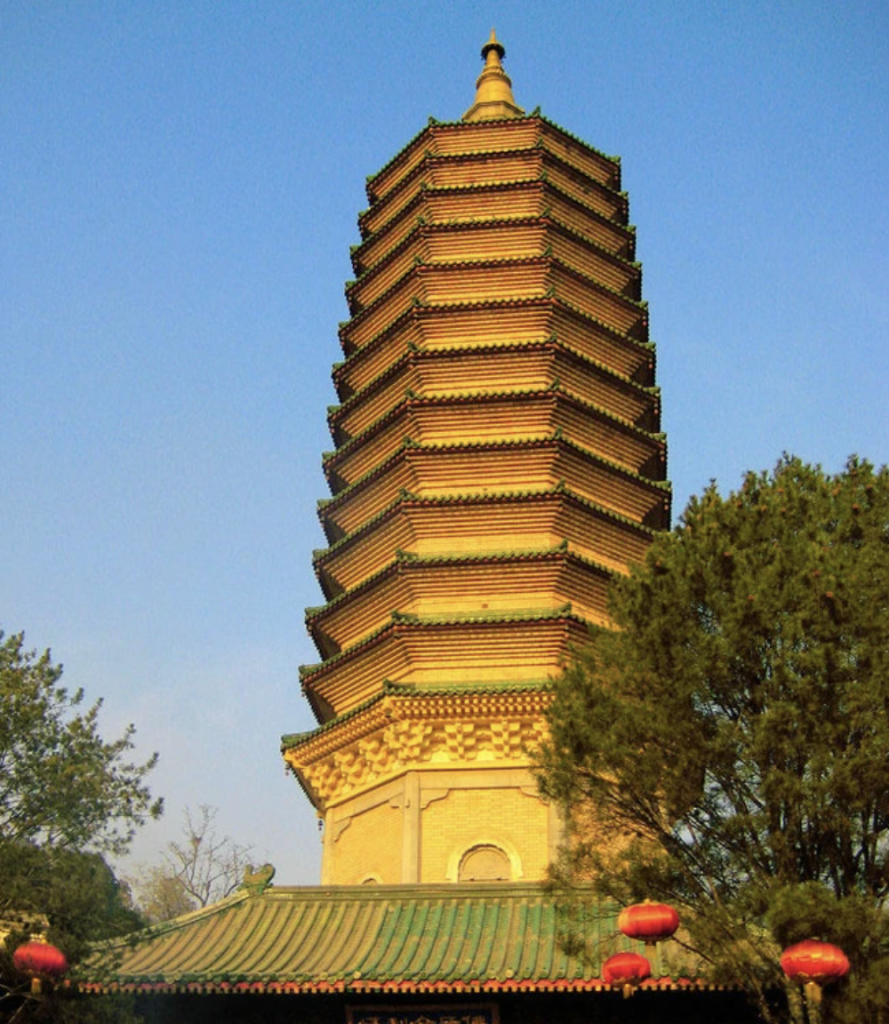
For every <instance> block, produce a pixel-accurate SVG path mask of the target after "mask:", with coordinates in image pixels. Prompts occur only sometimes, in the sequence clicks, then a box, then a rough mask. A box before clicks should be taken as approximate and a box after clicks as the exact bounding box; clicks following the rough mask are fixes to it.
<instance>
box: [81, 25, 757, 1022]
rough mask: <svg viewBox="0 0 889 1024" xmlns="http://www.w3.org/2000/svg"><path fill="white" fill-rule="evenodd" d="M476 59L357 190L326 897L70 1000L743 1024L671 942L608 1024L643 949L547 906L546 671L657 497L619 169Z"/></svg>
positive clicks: (324, 687) (494, 61)
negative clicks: (468, 79) (456, 98)
mask: <svg viewBox="0 0 889 1024" xmlns="http://www.w3.org/2000/svg"><path fill="white" fill-rule="evenodd" d="M482 56H483V58H484V61H485V66H484V70H483V71H482V73H481V75H480V77H479V79H478V82H477V86H476V90H477V91H476V98H475V103H474V104H473V105H472V106H471V107H470V109H469V110H468V111H467V112H466V114H465V115H464V117H463V119H462V121H460V122H456V123H447V124H445V123H439V122H436V121H430V123H429V125H428V126H427V127H426V128H425V129H424V130H423V131H422V132H420V134H419V135H418V136H417V137H416V138H415V139H413V141H411V142H410V143H408V145H407V146H406V147H405V148H404V149H403V150H402V151H401V152H400V153H399V154H398V155H397V156H395V158H394V159H393V160H391V161H390V162H389V163H388V164H387V165H386V166H385V167H384V168H383V169H382V170H381V171H379V172H378V173H377V174H376V175H374V176H373V177H371V178H370V179H369V181H368V197H369V200H370V205H369V208H368V209H367V210H366V211H365V212H364V213H362V214H361V215H360V218H359V227H360V230H361V238H362V241H361V244H360V245H358V246H356V247H355V250H354V251H353V254H352V259H353V263H354V267H355V274H356V279H355V281H353V282H350V283H349V284H348V285H347V288H346V294H347V298H348V302H349V306H350V312H351V318H350V319H349V320H348V321H347V322H346V323H344V324H342V325H341V328H340V341H341V343H342V347H343V352H344V356H345V358H344V360H343V362H342V363H340V364H338V365H337V366H335V367H334V371H333V379H334V383H335V385H336V389H337V393H338V396H339V399H340V404H339V405H337V406H336V407H334V408H333V409H331V410H330V427H331V432H332V434H333V441H334V450H333V451H332V452H331V453H329V454H328V455H326V456H325V458H324V467H325V470H326V473H327V478H328V481H329V484H330V490H331V497H330V498H329V499H326V500H325V501H323V502H322V503H321V509H320V515H321V522H322V524H323V527H324V531H325V533H326V535H327V541H328V547H326V548H325V549H324V550H323V551H319V552H317V554H316V556H315V569H316V572H317V575H318V579H319V582H320V585H321V588H322V591H323V593H324V597H325V599H326V603H325V604H324V605H323V606H321V607H320V608H316V609H310V610H309V612H308V613H307V622H308V627H309V630H310V632H311V635H312V636H313V638H314V640H315V643H316V645H317V647H318V652H319V656H320V660H319V662H318V664H316V665H310V666H306V667H305V668H303V669H302V673H301V674H302V684H303V689H304V692H305V694H306V697H307V698H308V700H309V702H310V704H311V707H312V708H313V710H314V712H315V715H316V716H317V719H318V727H317V728H316V729H314V730H313V731H311V732H308V733H302V734H297V735H290V736H285V737H284V738H283V743H282V748H283V754H284V757H285V759H286V763H287V765H288V766H289V767H290V768H291V769H292V771H293V772H294V773H295V774H296V776H297V778H298V779H299V781H300V783H301V784H302V786H303V788H304V789H305V791H306V793H307V794H308V796H309V798H310V799H311V801H312V803H313V804H314V806H315V807H316V809H317V811H318V814H319V816H320V818H321V820H322V822H323V825H324V854H323V863H322V875H323V877H322V884H321V885H318V886H300V887H290V886H278V885H274V884H272V879H273V876H274V868H273V867H272V866H271V865H266V866H264V867H263V868H261V869H259V870H258V871H255V872H254V871H249V872H248V873H247V874H246V875H245V878H244V883H243V885H242V886H241V888H240V889H239V890H238V891H237V892H235V893H233V894H232V895H230V896H228V897H226V898H225V899H223V900H221V901H220V902H219V903H217V904H215V905H213V906H209V907H204V908H202V909H200V910H196V911H194V912H193V913H190V914H186V915H184V916H182V917H180V918H176V919H174V920H172V921H169V922H165V923H163V924H161V925H159V926H157V927H156V928H154V929H149V930H147V931H146V932H143V933H141V934H139V935H136V936H126V937H123V938H121V939H119V940H115V941H113V942H111V943H108V944H106V945H103V946H100V947H98V948H97V949H96V951H95V953H94V955H93V957H92V958H91V959H90V960H88V961H87V962H86V963H85V964H84V965H82V967H81V968H80V969H79V971H78V972H77V975H76V977H75V978H74V980H73V984H74V985H76V987H77V990H78V991H79V992H80V993H82V994H87V993H91V994H93V995H98V996H104V995H108V994H111V993H116V992H124V993H132V994H133V995H134V997H135V1000H136V1009H137V1010H138V1011H139V1012H141V1013H143V1014H144V1015H145V1016H146V1018H147V1019H149V1020H151V1021H153V1022H157V1024H161V1022H164V1021H177V1022H186V1021H187V1022H190V1024H205V1022H207V1021H211V1020H212V1021H219V1020H225V1021H231V1022H232V1024H248V1022H253V1021H256V1020H263V1021H267V1022H269V1024H285V1022H290V1021H292V1020H294V1019H295V1018H296V1017H298V1018H299V1019H300V1020H304V1021H307V1022H308V1024H546V1022H548V1021H551V1020H554V1019H557V1020H560V1021H565V1022H566V1024H586V1022H587V1021H589V1020H596V1021H600V1022H602V1024H621V1022H626V1021H628V1020H658V1021H667V1022H674V1021H675V1022H677V1024H679V1022H681V1024H705V1022H710V1021H713V1020H719V1021H723V1022H725V1024H747V1022H749V1021H752V1020H753V1019H754V1017H755V1016H756V1014H755V1011H754V1010H751V1009H750V1008H749V1007H748V1006H747V1005H746V1003H745V1000H744V994H743V993H742V992H738V991H734V990H732V989H731V987H729V988H728V989H726V988H723V987H721V986H716V985H713V984H712V983H710V982H705V981H704V980H702V978H701V975H700V969H701V964H700V963H699V962H698V961H697V960H696V958H694V957H691V956H690V955H689V954H688V953H687V952H686V951H684V950H683V949H682V948H677V949H676V950H664V951H662V950H660V949H659V950H658V952H657V954H656V956H654V958H653V960H652V963H651V970H652V975H651V977H649V978H647V979H646V980H645V981H642V983H641V984H640V985H639V991H638V993H637V994H636V995H635V996H634V998H633V1000H632V1003H628V1002H627V1000H625V999H624V998H623V996H624V995H626V992H627V991H628V989H627V987H626V986H623V992H621V991H620V989H621V987H622V986H620V985H618V986H614V985H613V984H612V982H611V980H610V978H608V977H606V976H605V975H606V974H607V971H606V970H605V968H604V966H603V965H604V963H605V961H606V958H607V957H609V956H610V955H612V954H613V953H614V952H615V951H624V952H626V951H632V950H633V949H634V948H638V947H639V946H641V942H637V941H635V940H632V939H629V938H627V937H626V936H624V935H621V933H620V930H619V928H618V912H619V909H620V908H619V907H617V906H616V905H614V904H612V903H610V902H603V901H601V900H599V899H598V898H597V897H596V896H595V894H594V893H593V892H592V891H591V890H590V891H588V892H587V893H585V894H579V895H578V898H577V900H576V901H575V904H574V911H573V912H574V913H575V915H577V914H581V915H582V916H583V918H584V920H585V922H586V925H585V927H586V934H587V938H588V939H589V950H588V954H589V955H585V956H579V955H577V953H576V951H575V950H572V949H569V948H566V947H565V946H564V944H563V943H562V942H561V940H560V927H561V923H560V917H559V912H558V910H557V908H556V907H555V905H554V904H553V901H552V899H551V898H550V896H549V894H548V892H547V890H546V888H545V886H544V885H543V884H542V879H543V878H544V876H545V872H546V868H547V864H548V863H549V861H550V860H551V858H552V855H553V853H554V851H555V847H556V845H557V843H558V840H559V822H558V820H557V817H556V815H555V814H554V812H553V810H552V808H550V807H549V806H548V805H547V804H546V803H545V802H544V801H543V800H542V799H541V798H540V796H539V795H538V793H537V789H536V786H535V784H534V780H533V777H532V775H531V771H530V766H531V752H532V751H533V748H534V744H535V743H536V742H537V741H538V740H539V738H540V737H541V736H542V735H543V734H544V729H545V718H544V714H545V711H546V707H547V704H548V702H549V700H550V688H549V683H550V679H551V677H552V676H553V675H554V674H555V673H557V672H558V671H559V668H560V665H561V664H562V662H563V659H564V658H565V657H566V656H567V655H568V653H569V651H570V647H571V645H572V643H583V642H584V640H585V638H586V636H587V627H588V625H589V624H590V623H595V624H607V623H608V612H607V606H606V601H605V591H606V587H607V585H608V581H609V580H610V579H611V577H612V576H613V575H614V574H615V573H623V572H626V571H627V567H628V566H629V565H630V564H631V563H633V562H636V561H638V560H640V559H641V558H642V556H643V554H644V552H645V550H646V546H647V545H648V544H649V542H650V541H651V539H652V536H653V533H654V531H657V530H660V529H663V528H665V527H666V526H667V524H668V521H669V511H670V509H669V503H670V490H669V485H668V484H667V483H666V482H665V458H666V452H665V444H664V438H663V436H662V435H661V434H660V432H659V420H660V406H659V395H658V391H657V389H656V387H655V383H654V370H655V367H654V349H653V346H652V345H651V343H650V342H649V340H648V318H647V311H646V307H645V304H644V303H643V302H642V300H641V273H640V269H639V266H638V264H637V263H635V261H634V233H633V229H632V228H631V227H630V226H629V224H628V215H627V199H626V196H625V195H624V193H623V192H621V190H620V164H619V162H618V161H617V160H616V159H614V158H612V157H607V156H604V155H603V154H602V153H599V152H598V151H596V150H595V149H592V148H590V147H589V146H587V145H586V144H585V143H583V142H581V141H579V140H578V139H576V138H574V137H573V136H571V135H569V134H568V133H567V132H565V131H564V130H563V129H561V128H559V127H558V126H557V125H555V124H553V123H552V122H551V121H548V120H547V119H546V118H544V117H542V116H540V114H539V113H537V112H535V113H532V114H530V115H527V116H526V115H525V112H524V111H523V110H522V109H521V108H520V107H519V106H518V105H517V104H516V102H515V99H514V98H513V94H512V87H511V83H510V80H509V78H508V77H507V75H506V73H505V72H504V70H503V67H502V64H501V61H502V59H503V56H504V51H503V47H502V46H501V45H500V43H499V42H498V41H497V39H496V38H495V37H494V35H493V33H492V35H491V38H490V40H489V41H488V42H487V43H486V45H485V46H484V48H483V50H482ZM368 883H375V884H368ZM661 945H664V944H661ZM628 1006H629V1007H630V1008H629V1009H628V1008H627V1007H628Z"/></svg>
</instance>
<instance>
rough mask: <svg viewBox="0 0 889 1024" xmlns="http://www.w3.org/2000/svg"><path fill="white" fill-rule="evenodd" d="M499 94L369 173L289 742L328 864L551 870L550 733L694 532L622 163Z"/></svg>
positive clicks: (399, 879)
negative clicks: (655, 546)
mask: <svg viewBox="0 0 889 1024" xmlns="http://www.w3.org/2000/svg"><path fill="white" fill-rule="evenodd" d="M482 56H483V58H484V60H485V67H484V69H483V71H482V73H481V75H480V77H479V79H478V82H477V92H476V99H475V103H474V104H473V105H472V106H471V107H470V109H469V110H468V111H467V112H466V114H465V115H464V116H463V119H462V121H460V122H456V123H439V122H435V121H431V122H430V124H429V125H428V127H426V128H425V129H424V130H423V131H421V132H420V134H419V135H417V136H416V137H415V138H414V139H413V140H412V141H411V142H410V143H408V145H407V146H406V147H405V148H404V149H403V150H402V151H401V152H400V153H399V154H398V155H397V156H395V157H394V158H393V159H392V160H391V161H390V162H389V163H388V164H387V165H386V166H385V167H384V168H383V169H382V170H381V171H379V172H378V173H377V174H375V175H373V176H372V177H371V178H369V179H368V184H367V192H368V198H369V202H370V205H369V207H368V209H367V210H365V211H364V212H363V213H361V214H360V216H359V229H360V232H361V243H360V245H358V246H356V247H355V248H354V250H353V253H352V263H353V266H354V269H355V280H354V281H351V282H349V284H348V285H347V287H346V295H347V299H348V303H349V310H350V314H351V317H350V319H349V320H348V321H347V322H345V323H344V324H342V325H341V327H340V342H341V345H342V349H343V354H344V360H343V362H341V363H339V364H337V365H336V366H335V367H334V370H333V379H334V383H335V386H336V390H337V394H338V397H339V400H340V404H339V405H337V406H335V407H333V408H332V409H331V410H330V416H329V422H330V429H331V433H332V435H333V442H334V445H335V448H334V450H333V451H331V452H329V453H327V454H326V455H325V456H324V469H325V473H326V476H327V480H328V483H329V486H330V491H331V497H330V498H328V499H326V500H324V501H322V502H321V506H320V517H321V522H322V524H323V528H324V532H325V534H326V537H327V542H328V547H326V548H325V549H324V550H322V551H319V552H317V553H316V557H315V569H316V572H317V576H318V579H319V582H320V585H321V588H322V590H323V593H324V598H325V601H326V603H325V604H324V605H322V606H321V607H318V608H313V609H309V611H308V612H307V616H306V618H307V624H308V628H309V630H310V633H311V635H312V637H313V639H314V642H315V644H316V646H317V648H318V652H319V655H320V659H321V660H320V661H319V663H318V664H315V665H309V666H305V667H303V669H302V670H301V677H302V685H303V689H304V692H305V695H306V697H307V698H308V700H309V702H310V704H311V706H312V709H313V710H314V713H315V715H316V717H317V719H318V722H319V727H318V728H317V729H316V730H315V731H313V732H311V733H306V734H299V735H293V736H285V737H284V742H283V751H284V757H285V759H286V761H287V763H288V765H289V766H290V767H291V768H292V770H293V771H294V772H295V773H296V775H297V776H298V778H299V780H300V782H301V783H302V785H303V787H304V789H305V791H306V793H307V794H308V796H309V798H310V799H311V801H312V802H313V804H314V805H315V807H316V809H317V811H318V813H319V815H320V816H321V817H322V818H323V821H324V826H325V828H324V855H323V866H322V883H323V884H333V885H340V884H355V883H362V882H380V883H415V882H448V881H453V882H457V881H468V880H474V879H489V880H493V879H511V880H513V881H518V880H535V879H541V878H542V877H543V876H544V874H545V871H546V867H547V864H548V863H549V861H550V860H551V857H552V854H553V851H554V847H555V844H556V842H557V840H558V828H559V826H558V821H557V819H556V816H555V814H554V811H553V809H552V808H551V807H549V806H548V805H547V804H546V803H544V802H543V801H542V800H541V799H540V797H539V796H538V795H537V791H536V787H535V785H534V782H533V780H532V777H531V774H530V772H529V754H528V750H529V748H531V747H533V745H534V744H535V743H536V742H537V741H538V739H539V738H540V736H541V734H542V732H543V730H544V722H543V711H544V709H545V707H546V704H547V701H548V681H549V680H550V678H551V677H552V675H553V674H555V673H556V672H558V670H559V666H560V664H561V662H562V661H563V659H564V658H565V656H566V654H567V653H568V651H569V647H570V645H572V644H579V643H583V641H584V639H585V636H586V633H587V624H588V623H596V624H605V623H607V621H608V620H607V610H606V588H607V585H608V581H609V578H610V577H611V576H612V575H613V574H614V573H621V572H625V571H626V569H627V566H628V564H629V563H631V562H633V561H637V560H639V559H640V558H641V557H642V555H643V553H644V551H645V548H646V546H647V545H648V543H649V542H650V540H651V537H652V534H653V531H656V530H659V529H663V528H665V527H667V526H668V523H669V515H670V489H669V485H668V484H667V483H666V481H665V473H666V445H665V440H664V437H663V435H662V434H661V433H660V400H659V393H658V390H657V388H656V387H655V357H654V347H653V345H652V344H651V343H650V341H649V337H648V313H647V309H646V305H645V303H644V302H643V301H642V296H641V269H640V267H639V265H638V264H637V263H636V262H635V261H634V250H635V237H634V232H633V229H632V227H630V226H629V224H628V203H627V196H626V194H625V193H624V192H622V191H621V187H620V163H619V161H618V160H616V159H615V158H613V157H608V156H605V155H603V154H602V153H600V152H598V151H597V150H595V149H592V148H591V147H590V146H588V145H586V144H585V143H583V142H581V141H579V140H578V139H576V138H574V137H573V136H572V135H570V134H568V133H567V132H565V131H564V130H563V129H561V128H559V127H558V126H556V125H555V124H553V123H552V122H550V121H548V120H547V119H546V118H544V117H542V116H540V115H539V114H538V113H536V112H535V113H532V114H530V115H526V114H525V112H524V111H523V110H522V109H521V108H520V107H519V106H517V105H516V102H515V100H514V98H513V94H512V88H511V83H510V80H509V78H508V77H507V75H506V73H505V72H504V70H503V68H502V65H501V59H502V58H503V56H504V50H503V47H502V46H501V45H500V43H499V42H498V41H497V40H496V38H495V36H494V34H493V32H492V34H491V39H490V40H489V42H488V43H487V44H486V45H485V46H484V48H483V50H482Z"/></svg>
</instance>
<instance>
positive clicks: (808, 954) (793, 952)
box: [781, 939, 849, 985]
mask: <svg viewBox="0 0 889 1024" xmlns="http://www.w3.org/2000/svg"><path fill="white" fill-rule="evenodd" d="M781 969H782V970H783V971H784V973H785V974H786V975H787V977H788V978H790V980H791V981H801V982H803V983H804V984H808V983H809V982H812V981H813V982H815V984H816V985H829V984H830V983H831V982H832V981H838V980H839V979H840V978H842V977H843V976H844V975H846V974H848V973H849V958H848V957H847V956H846V954H845V953H844V952H843V951H842V950H841V949H840V947H839V946H834V945H831V943H829V942H819V941H818V940H817V939H805V940H804V941H803V942H798V943H797V944H796V945H795V946H789V947H788V948H787V949H785V950H784V952H783V954H782V955H781Z"/></svg>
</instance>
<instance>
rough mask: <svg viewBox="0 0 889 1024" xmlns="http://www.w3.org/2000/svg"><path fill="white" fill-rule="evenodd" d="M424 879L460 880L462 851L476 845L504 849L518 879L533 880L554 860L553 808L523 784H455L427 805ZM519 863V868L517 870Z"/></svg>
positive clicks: (423, 857)
mask: <svg viewBox="0 0 889 1024" xmlns="http://www.w3.org/2000/svg"><path fill="white" fill-rule="evenodd" d="M421 828H422V830H423V842H422V855H421V860H420V881H421V882H444V881H451V882H455V881H457V877H456V871H457V868H458V866H459V862H460V859H461V858H462V856H463V855H464V854H465V853H466V852H467V851H468V850H469V849H471V848H472V847H473V846H476V845H492V846H497V847H499V848H500V849H502V850H503V851H504V852H505V853H506V854H507V856H508V857H509V858H510V860H511V861H512V862H513V871H512V875H513V880H517V877H518V871H520V872H521V875H520V877H521V879H522V880H524V881H533V880H535V879H541V878H543V877H544V876H545V874H546V866H547V864H548V862H549V842H548V835H549V808H548V806H547V805H546V804H545V803H544V802H543V801H542V800H540V799H539V798H538V797H536V796H533V795H531V796H529V795H527V794H526V793H525V792H523V791H522V790H521V789H518V788H516V789H499V788H498V789H453V790H450V791H449V792H448V795H447V796H446V797H444V798H443V799H441V800H436V801H435V802H433V803H430V804H429V806H428V807H427V808H426V809H425V810H424V811H423V814H422V824H421ZM517 868H518V871H517Z"/></svg>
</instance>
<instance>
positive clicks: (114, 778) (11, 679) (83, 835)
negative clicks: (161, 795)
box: [0, 633, 162, 855]
mask: <svg viewBox="0 0 889 1024" xmlns="http://www.w3.org/2000/svg"><path fill="white" fill-rule="evenodd" d="M61 676H62V667H61V665H54V664H53V663H52V658H51V656H50V652H49V651H46V652H45V653H43V654H42V655H39V656H38V655H37V654H36V652H34V651H28V650H26V649H25V646H24V634H21V633H19V634H17V635H13V636H9V637H7V638H6V639H5V640H4V638H3V634H2V633H0V835H2V837H3V839H4V840H5V841H10V842H33V843H36V844H38V845H39V846H42V847H48V848H49V847H52V848H60V849H68V850H92V851H95V852H99V853H110V854H115V855H118V854H122V853H124V852H125V851H126V850H127V848H128V846H129V844H130V841H131V840H132V838H133V836H134V834H135V830H136V828H137V827H138V826H140V825H142V824H143V823H144V822H145V821H146V820H147V819H148V818H156V817H159V816H160V813H161V809H162V801H160V800H152V798H151V794H150V792H149V789H148V787H147V786H146V784H145V777H146V776H147V775H148V773H149V772H150V771H151V769H152V768H153V767H154V765H155V764H156V762H157V755H154V756H153V757H151V758H149V759H148V760H147V761H146V762H144V763H143V764H136V763H134V762H132V761H128V760H127V755H128V754H129V752H130V751H131V750H132V749H133V734H134V731H135V730H134V728H133V726H129V727H128V728H127V729H126V730H125V732H124V734H123V736H121V737H120V738H119V739H117V740H113V741H112V742H110V743H109V742H106V741H105V740H104V739H103V738H102V736H101V735H100V734H99V728H98V718H99V710H100V709H101V706H102V702H101V701H100V700H99V701H96V703H94V704H93V705H91V706H90V707H88V708H86V709H84V710H81V709H82V706H83V691H82V690H77V691H76V692H73V693H69V692H68V690H66V689H65V688H64V687H63V686H61V685H60V679H61Z"/></svg>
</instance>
